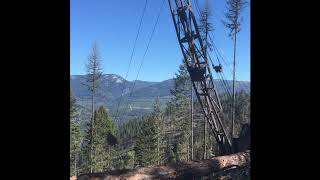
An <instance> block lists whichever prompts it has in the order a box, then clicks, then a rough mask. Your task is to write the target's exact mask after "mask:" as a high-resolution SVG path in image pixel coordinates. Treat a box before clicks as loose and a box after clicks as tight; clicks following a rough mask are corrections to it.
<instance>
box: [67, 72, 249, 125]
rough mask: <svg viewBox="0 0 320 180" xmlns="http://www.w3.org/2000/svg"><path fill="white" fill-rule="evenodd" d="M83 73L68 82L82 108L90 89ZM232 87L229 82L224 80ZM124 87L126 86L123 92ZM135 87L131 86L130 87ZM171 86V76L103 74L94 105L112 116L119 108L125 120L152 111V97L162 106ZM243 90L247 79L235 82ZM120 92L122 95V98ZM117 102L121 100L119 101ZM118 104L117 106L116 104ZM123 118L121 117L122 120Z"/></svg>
mask: <svg viewBox="0 0 320 180" xmlns="http://www.w3.org/2000/svg"><path fill="white" fill-rule="evenodd" d="M84 83H85V75H71V76H70V84H71V88H72V91H73V93H74V95H75V96H76V99H77V102H78V104H79V105H80V106H81V107H83V108H89V107H90V92H89V91H88V89H87V87H86V86H85V85H84ZM214 83H215V85H216V87H217V90H218V92H219V93H225V90H224V88H223V86H222V82H221V81H220V80H214ZM226 84H227V86H229V89H230V90H232V81H230V80H227V81H226ZM123 86H124V87H125V88H124V89H123V91H122V88H123ZM133 86H134V89H133V90H132V88H133ZM173 87H174V79H168V80H165V81H162V82H149V81H141V80H137V81H136V82H135V81H128V80H126V79H124V78H123V77H121V76H119V75H117V74H105V75H104V76H103V79H102V81H101V87H100V90H99V92H98V95H97V97H96V102H97V106H99V105H104V106H105V107H106V108H108V110H109V112H110V113H111V114H112V116H116V114H117V111H118V116H119V114H120V115H121V116H124V118H121V119H124V121H126V120H127V119H128V118H130V117H136V116H139V115H143V114H145V113H148V112H150V111H151V108H152V104H153V102H154V100H155V98H157V97H159V99H160V102H161V104H162V106H165V103H166V102H168V101H169V100H170V98H171V97H172V96H171V93H170V91H171V89H173ZM240 90H245V91H246V92H248V93H249V92H250V82H248V81H236V91H237V92H238V91H240ZM121 94H123V97H121ZM119 102H120V103H119ZM119 104H120V107H119V108H118V105H119ZM121 121H122V120H121Z"/></svg>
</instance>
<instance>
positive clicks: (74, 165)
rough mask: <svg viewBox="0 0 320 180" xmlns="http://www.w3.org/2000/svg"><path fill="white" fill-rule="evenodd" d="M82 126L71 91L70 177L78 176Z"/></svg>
mask: <svg viewBox="0 0 320 180" xmlns="http://www.w3.org/2000/svg"><path fill="white" fill-rule="evenodd" d="M80 140H81V134H80V125H79V122H78V121H77V108H76V99H75V97H74V96H73V94H72V91H71V90H70V175H71V176H76V175H77V174H78V169H79V167H78V162H79V154H80Z"/></svg>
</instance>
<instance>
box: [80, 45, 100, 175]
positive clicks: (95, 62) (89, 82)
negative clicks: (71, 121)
mask: <svg viewBox="0 0 320 180" xmlns="http://www.w3.org/2000/svg"><path fill="white" fill-rule="evenodd" d="M86 69H87V75H86V83H85V84H84V85H85V86H87V87H88V90H89V91H90V92H91V125H90V126H91V127H92V128H91V130H93V129H94V126H95V125H94V123H93V121H94V120H93V119H94V112H95V109H94V107H95V96H96V92H97V89H98V88H99V86H100V83H101V79H102V76H103V71H102V65H101V57H100V53H99V50H98V47H97V44H96V43H94V44H93V46H92V52H91V53H90V55H89V57H88V63H87V64H86ZM89 134H93V132H91V133H89ZM91 138H93V137H91ZM90 141H94V140H93V139H91V140H90ZM91 145H92V144H91ZM89 151H90V157H89V163H90V164H91V163H92V160H91V157H92V156H94V154H93V147H90V149H89ZM90 167H91V169H90V172H92V167H93V165H92V164H91V165H90Z"/></svg>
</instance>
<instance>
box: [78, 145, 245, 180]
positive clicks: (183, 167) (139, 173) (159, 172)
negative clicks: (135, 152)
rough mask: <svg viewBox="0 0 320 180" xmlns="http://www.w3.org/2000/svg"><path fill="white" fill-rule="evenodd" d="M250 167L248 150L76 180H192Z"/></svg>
mask: <svg viewBox="0 0 320 180" xmlns="http://www.w3.org/2000/svg"><path fill="white" fill-rule="evenodd" d="M234 166H236V167H239V168H241V167H248V166H250V150H247V151H245V152H239V153H236V154H230V155H225V156H218V157H213V158H210V159H206V160H202V161H190V162H186V163H182V164H178V165H174V166H154V167H144V168H138V169H133V170H116V171H107V172H103V173H94V174H83V175H80V176H79V177H78V180H93V179H95V180H107V179H108V180H120V179H126V180H140V179H141V180H142V179H193V178H194V177H200V176H209V175H212V174H215V173H221V172H222V171H223V170H226V169H227V168H230V167H234Z"/></svg>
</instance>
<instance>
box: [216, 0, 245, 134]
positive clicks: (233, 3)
mask: <svg viewBox="0 0 320 180" xmlns="http://www.w3.org/2000/svg"><path fill="white" fill-rule="evenodd" d="M246 5H247V1H246V0H227V13H225V18H226V20H223V21H222V22H223V24H224V25H225V26H226V27H227V28H228V29H230V33H229V36H230V37H231V39H233V41H234V43H233V83H232V92H233V94H232V95H233V100H232V108H231V110H232V114H231V137H233V135H234V119H235V98H236V96H235V73H236V70H235V68H236V47H237V33H238V32H240V13H241V12H242V10H243V9H244V8H245V7H246Z"/></svg>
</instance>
